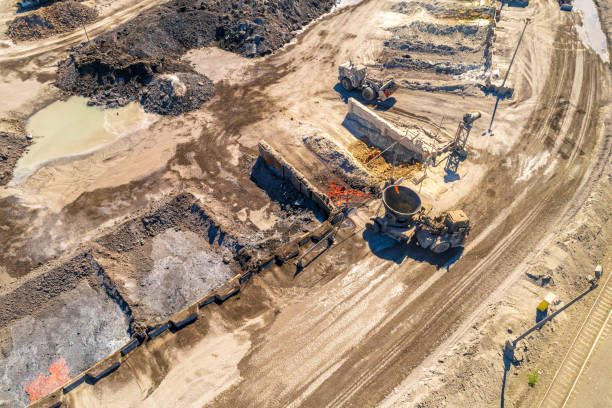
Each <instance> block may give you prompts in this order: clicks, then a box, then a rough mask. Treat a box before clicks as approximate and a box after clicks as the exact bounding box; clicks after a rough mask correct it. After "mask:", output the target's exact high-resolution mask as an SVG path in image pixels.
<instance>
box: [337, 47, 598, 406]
mask: <svg viewBox="0 0 612 408" xmlns="http://www.w3.org/2000/svg"><path fill="white" fill-rule="evenodd" d="M568 51H569V50H568V49H564V52H563V65H562V67H563V70H562V75H561V79H564V78H565V77H566V76H567V73H568V71H569V69H568V68H567V63H566V62H567V61H568V59H569V57H570V55H572V54H573V55H575V51H576V50H571V51H573V52H571V53H570V52H568ZM587 77H588V86H584V79H583V86H582V89H583V90H586V91H587V92H586V93H587V99H588V101H587V112H588V113H587V115H585V117H584V118H583V119H582V121H581V126H580V133H579V136H578V141H579V142H578V143H576V146H575V149H574V153H576V152H578V151H579V150H580V147H581V145H582V142H583V141H584V139H585V135H586V133H587V131H588V129H589V126H584V124H585V123H589V122H588V121H590V118H591V115H592V110H593V103H594V101H595V99H596V98H595V96H596V95H595V92H594V91H592V90H593V89H596V87H595V86H594V85H596V78H595V76H594V75H593V74H592V72H591V68H589V75H588V76H587ZM562 85H565V84H564V83H563V80H560V81H559V82H558V85H557V86H556V88H555V91H554V92H553V95H554V101H553V102H552V103H550V104H547V105H548V106H549V107H550V108H549V109H548V112H547V114H546V120H545V121H543V122H542V123H543V125H542V126H541V128H540V129H539V132H538V137H536V138H534V139H535V140H540V141H541V140H543V139H544V135H546V134H547V133H548V132H549V130H550V128H551V124H552V122H554V121H553V120H552V119H553V113H554V111H555V108H556V107H557V104H558V101H559V98H560V97H561V93H562V90H563V89H567V87H564V86H562ZM570 89H571V88H570ZM581 99H582V98H581ZM574 120H576V118H574ZM601 155H602V154H600V155H599V157H601ZM576 156H577V154H573V158H572V160H570V161H569V162H568V166H571V165H572V164H573V162H574V159H575V157H576ZM598 163H599V164H601V161H599V160H598V161H596V162H594V163H593V165H592V166H591V167H592V168H593V167H597V166H596V165H597V164H598ZM603 164H605V161H604V162H603ZM601 167H602V169H603V168H605V166H601ZM588 173H589V172H588V171H587V173H585V175H584V177H583V182H582V183H581V185H580V187H579V188H578V189H576V193H575V194H574V197H573V199H572V200H571V201H570V202H575V201H576V200H578V201H579V200H580V198H581V196H583V194H580V193H581V192H583V187H584V186H585V184H586V183H585V182H586V181H587V179H591V178H590V177H589V176H588ZM536 183H537V181H536V182H534V184H536ZM556 192H557V190H556V189H555V188H550V189H549V190H548V191H547V193H546V194H544V195H543V196H542V199H541V200H540V201H539V202H538V203H537V204H536V206H535V207H534V208H532V209H531V210H530V211H529V213H528V214H527V215H526V216H525V217H523V219H522V220H521V221H520V222H519V224H518V225H516V226H515V227H514V228H513V230H512V231H511V232H510V234H508V235H506V236H505V238H504V239H503V240H502V241H501V242H500V243H498V244H497V245H496V246H495V248H494V249H493V250H492V251H491V252H490V253H489V254H488V255H487V256H486V257H485V258H484V259H483V260H481V261H480V262H479V263H478V264H477V265H476V266H475V267H474V268H473V269H472V270H471V271H470V273H469V274H466V275H464V277H462V278H461V279H460V281H459V282H458V284H457V285H456V286H455V287H454V288H455V289H454V290H453V292H451V295H450V296H449V297H447V300H446V302H445V303H444V304H443V305H442V306H441V307H439V308H438V312H437V313H435V314H434V315H433V316H432V317H431V318H429V319H428V320H427V321H425V322H423V323H422V324H421V326H422V327H425V328H427V327H430V326H431V324H432V322H434V321H435V320H437V319H439V318H440V317H442V314H443V313H446V310H448V307H449V306H450V305H451V304H452V303H453V302H455V301H457V300H458V299H460V297H461V296H462V295H463V294H464V293H465V292H466V290H468V289H469V288H470V287H471V286H472V284H473V282H474V281H475V280H476V279H477V278H478V277H479V276H481V275H482V273H483V272H484V271H486V269H487V268H489V267H490V266H492V265H493V264H494V263H495V262H496V261H497V260H498V259H499V258H500V256H501V255H503V253H504V252H505V251H506V250H507V249H508V248H509V247H510V246H511V244H512V243H514V242H515V241H516V240H517V238H518V237H520V236H521V235H522V234H523V233H524V232H525V231H526V229H527V227H529V226H531V224H532V223H533V222H534V220H536V217H538V216H539V215H540V214H541V213H542V211H543V210H545V208H544V207H545V205H546V204H548V203H549V201H550V200H551V198H553V195H554V194H555V193H556ZM578 207H579V205H578ZM571 208H572V206H570V205H568V206H566V207H565V209H564V211H563V213H562V214H560V217H562V218H565V216H566V215H567V212H568V211H569V210H570V209H571ZM509 216H510V215H509ZM509 216H508V217H509ZM397 314H399V312H396V313H395V314H394V316H395V315H397ZM394 316H391V317H390V318H389V319H388V320H390V319H392V318H393V317H394ZM379 331H380V330H379ZM413 332H414V333H416V334H414V335H412V336H410V337H408V338H400V340H399V341H397V342H395V343H394V344H393V345H392V346H391V348H390V349H389V350H388V351H387V352H386V353H385V354H384V355H383V356H382V358H379V359H377V362H378V364H377V366H376V367H375V368H374V369H371V370H367V371H365V372H364V373H363V374H362V375H361V376H359V377H358V379H357V381H355V382H353V384H352V385H351V386H350V387H348V388H347V389H345V390H344V391H343V392H342V393H340V394H338V395H337V396H336V398H334V400H332V401H331V402H330V403H329V404H327V407H332V406H333V407H336V406H343V405H345V404H346V403H347V402H348V401H349V400H350V399H351V398H352V397H353V396H354V395H355V394H356V393H357V392H358V391H359V390H360V389H361V388H362V387H364V386H365V385H367V384H368V383H369V382H371V381H372V379H374V378H375V377H377V376H378V375H380V373H381V371H383V370H384V369H386V368H387V366H388V365H389V364H390V363H391V362H392V360H394V359H395V358H396V357H397V356H398V355H399V354H400V353H401V352H402V351H403V350H405V349H406V348H407V347H408V346H409V345H410V344H411V343H412V342H413V341H414V339H415V338H416V337H417V336H418V333H419V332H421V330H418V329H414V330H413Z"/></svg>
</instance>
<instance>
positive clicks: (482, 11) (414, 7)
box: [391, 1, 495, 20]
mask: <svg viewBox="0 0 612 408" xmlns="http://www.w3.org/2000/svg"><path fill="white" fill-rule="evenodd" d="M391 10H393V11H395V12H396V13H401V14H407V15H412V14H415V13H416V12H418V11H421V10H424V11H426V12H427V13H429V14H430V15H432V16H434V17H437V18H452V19H462V20H475V19H487V18H491V17H492V16H493V15H494V14H495V7H493V6H492V5H489V6H487V5H483V6H470V5H468V4H465V3H463V4H462V3H455V4H453V3H442V4H440V3H424V2H421V1H402V2H400V3H397V4H395V5H393V7H391Z"/></svg>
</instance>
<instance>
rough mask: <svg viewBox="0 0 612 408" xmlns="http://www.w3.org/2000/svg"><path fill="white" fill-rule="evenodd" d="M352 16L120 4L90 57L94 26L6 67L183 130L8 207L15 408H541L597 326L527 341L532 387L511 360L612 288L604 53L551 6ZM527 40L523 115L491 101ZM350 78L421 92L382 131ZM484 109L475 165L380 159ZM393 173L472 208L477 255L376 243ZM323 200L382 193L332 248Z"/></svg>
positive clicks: (393, 102)
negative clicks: (590, 291)
mask: <svg viewBox="0 0 612 408" xmlns="http://www.w3.org/2000/svg"><path fill="white" fill-rule="evenodd" d="M346 3H348V4H352V5H349V6H348V7H345V8H339V9H335V11H334V12H332V13H329V14H325V11H327V10H329V7H330V6H331V2H322V1H316V0H311V1H306V0H304V1H300V2H294V3H289V2H256V3H254V4H255V5H257V6H258V7H253V8H248V9H245V6H244V2H240V5H238V2H205V3H201V4H202V5H201V4H200V3H197V4H196V3H193V4H191V3H184V2H183V3H181V2H178V1H171V2H168V3H165V4H162V5H160V4H157V3H156V2H149V3H147V4H146V5H143V4H141V3H135V2H131V3H117V4H115V5H114V7H117V8H118V9H120V10H119V11H118V12H117V16H116V20H113V19H112V18H109V19H108V20H107V19H106V18H104V19H101V20H99V21H97V22H95V23H92V24H91V25H90V26H89V27H88V28H91V31H89V30H88V32H90V33H92V38H94V37H95V39H94V40H93V41H92V42H91V44H87V43H83V42H84V41H85V38H84V36H83V35H82V34H81V33H80V32H78V30H77V31H74V32H73V33H69V34H62V35H58V36H56V37H51V38H47V39H45V40H41V41H38V42H34V43H33V45H35V46H29V45H27V44H23V43H22V44H8V43H7V46H6V47H5V48H6V49H5V50H4V49H3V48H0V64H3V65H2V68H3V69H5V70H6V71H7V72H9V71H10V72H13V71H15V73H13V74H11V75H13V76H11V77H6V78H3V79H2V80H3V81H8V82H7V83H9V82H10V85H11V86H13V88H11V89H15V88H19V87H21V88H23V89H24V91H26V90H29V89H30V88H31V87H33V85H32V84H31V82H28V81H36V78H37V75H38V73H37V71H39V70H46V71H45V72H51V75H55V74H54V73H53V72H54V70H55V68H54V67H55V66H56V65H55V64H57V63H58V62H60V65H61V67H60V70H59V73H58V77H57V78H56V79H57V80H58V83H59V84H60V86H63V85H65V87H64V88H65V89H66V90H67V92H68V93H73V94H79V95H81V94H82V95H85V96H88V97H90V98H93V99H94V101H93V103H97V104H101V105H121V104H124V103H126V102H127V101H132V100H134V101H136V100H137V101H140V102H143V101H144V103H145V107H147V106H148V108H147V109H148V110H150V111H156V112H159V113H162V114H163V115H160V117H159V118H158V119H157V120H156V121H155V122H152V123H148V124H146V125H145V126H143V127H141V128H139V129H137V130H135V131H133V132H130V133H129V134H126V135H123V136H121V137H119V138H117V139H116V140H114V141H113V142H112V143H107V144H100V145H98V146H96V147H95V148H94V149H92V150H91V151H88V152H85V153H83V154H79V155H76V156H65V157H61V158H60V159H59V160H54V161H52V162H48V163H44V164H43V165H41V166H40V168H38V169H36V170H35V171H34V172H33V173H32V174H30V175H28V176H27V177H24V178H23V180H19V182H18V183H13V184H10V185H8V186H2V187H0V250H1V251H0V283H1V285H2V286H1V287H0V305H4V307H3V308H2V310H5V312H4V313H3V314H2V315H0V317H1V319H2V320H1V322H2V324H1V325H0V346H1V353H0V360H1V361H0V363H2V364H0V367H3V369H4V371H0V384H1V387H0V405H3V404H4V405H7V406H9V407H11V408H12V407H19V406H23V405H24V404H26V403H27V402H28V400H29V398H32V397H33V396H34V395H36V396H38V394H37V393H34V392H30V391H27V390H32V389H33V387H34V386H33V385H32V384H37V381H38V379H39V378H41V376H43V377H45V376H47V375H48V374H47V373H48V372H49V370H50V369H51V368H53V370H56V368H57V367H58V366H62V367H63V364H64V363H65V364H66V366H67V367H68V371H69V373H68V376H69V377H70V378H71V380H69V381H74V382H69V385H65V386H62V387H61V388H57V389H56V391H55V392H53V393H52V395H50V396H48V399H44V397H43V399H41V401H40V405H39V406H44V407H46V406H48V405H52V402H53V403H55V402H58V401H61V402H62V404H63V405H67V406H76V407H80V406H86V407H90V406H93V407H96V406H99V407H112V406H126V405H130V406H152V405H159V404H160V401H163V404H166V405H169V406H181V407H194V408H195V407H197V408H199V407H202V406H207V405H208V406H215V407H226V406H227V407H235V406H253V407H274V408H276V407H286V406H292V407H317V408H318V407H349V406H358V407H396V406H404V405H406V406H419V404H421V405H422V406H425V407H429V406H432V407H434V406H435V407H437V406H464V405H466V406H474V407H489V406H492V405H500V401H501V405H504V404H505V406H511V405H514V406H520V407H531V406H534V404H535V405H537V402H538V400H540V399H541V397H542V396H543V394H544V393H545V392H546V390H545V389H544V388H543V386H548V385H549V384H550V383H551V382H552V378H553V376H554V370H556V368H557V367H559V364H561V359H562V358H563V356H562V354H564V353H565V352H567V351H568V350H570V343H571V339H572V338H573V336H574V334H575V331H576V330H577V329H578V326H579V324H578V322H580V321H581V319H584V318H585V317H586V316H587V312H588V310H589V305H590V304H587V303H586V300H587V299H586V298H585V302H584V304H582V305H578V306H577V307H576V308H574V309H572V311H571V313H572V314H571V315H568V316H567V317H566V318H563V320H562V319H558V320H556V321H555V322H554V325H551V326H546V328H545V329H544V330H542V331H540V332H538V333H534V334H533V335H532V336H531V337H530V338H528V339H527V342H526V343H525V346H526V347H527V349H525V348H523V347H521V350H520V352H519V353H517V356H518V357H519V359H521V358H522V360H521V361H522V362H521V363H520V364H518V363H512V364H510V366H508V367H507V366H506V364H505V361H504V360H503V358H502V357H501V350H502V347H503V344H504V342H505V340H506V339H507V338H508V337H510V336H511V335H512V336H514V335H516V334H517V333H520V332H522V331H523V330H524V329H526V328H528V327H529V326H530V325H531V324H532V323H533V322H534V321H535V319H536V314H535V306H537V305H538V304H539V302H541V300H542V298H543V297H544V296H545V295H546V294H547V292H549V291H550V292H554V293H555V295H557V296H558V299H560V302H561V303H555V304H554V305H553V309H554V308H557V307H559V306H560V305H561V304H564V303H566V302H568V301H569V300H570V299H571V298H572V297H573V296H575V295H576V294H577V293H579V292H580V291H582V290H584V289H585V288H586V287H588V285H589V283H588V278H587V277H586V276H587V274H588V273H592V270H593V267H594V265H593V264H594V263H596V262H600V263H602V264H603V265H604V270H606V271H609V269H610V267H611V266H612V264H611V263H610V262H611V261H610V254H609V250H608V246H607V245H606V244H607V242H608V241H609V236H610V231H609V228H608V227H607V225H608V224H609V218H610V215H609V214H610V211H609V206H608V205H607V202H609V196H610V183H609V181H610V172H609V169H610V161H609V157H610V152H611V150H610V149H612V144H611V142H610V141H611V140H612V139H610V135H609V126H610V125H609V119H608V118H609V116H608V115H609V110H610V107H609V102H610V101H609V97H608V95H609V94H610V92H609V90H610V74H609V65H608V64H607V63H606V62H605V61H606V60H605V55H601V54H598V53H597V52H596V51H595V50H594V49H593V48H591V45H589V43H588V42H586V41H585V40H584V38H582V37H580V35H579V32H578V30H577V27H576V24H577V21H578V20H575V19H574V18H573V15H572V14H567V13H560V11H559V8H558V4H557V3H556V2H552V3H551V2H548V1H541V0H533V1H531V2H530V4H529V5H528V6H526V7H508V6H507V5H504V7H503V8H502V12H501V15H498V17H499V18H497V19H496V18H495V15H496V11H495V10H499V9H500V8H501V4H500V3H499V2H489V1H485V2H481V3H473V2H463V1H461V2H460V1H449V2H444V3H435V4H434V3H426V2H404V1H397V0H369V1H364V2H361V3H359V4H356V3H354V2H351V1H349V2H346ZM234 4H235V5H236V8H235V9H230V8H229V7H231V5H234ZM145 7H148V11H147V10H145V11H144V12H143V13H142V14H140V17H138V18H135V17H136V16H137V15H138V14H139V13H140V12H141V10H142V9H143V8H145ZM183 7H184V8H183ZM324 14H325V15H324ZM321 15H323V17H322V18H320V19H318V20H317V21H316V22H314V23H313V24H311V25H310V26H309V27H307V28H306V29H305V30H303V31H302V32H300V33H299V34H298V35H295V33H294V32H293V31H291V32H290V31H287V30H289V29H294V28H301V27H303V23H304V22H306V21H310V19H314V18H316V17H319V16H321ZM526 17H530V18H533V22H532V23H531V24H530V25H528V26H525V25H524V21H525V18H526ZM134 18H135V19H134ZM258 18H260V19H261V21H262V22H264V23H265V24H260V23H258V21H257V19H258ZM126 21H127V22H126ZM145 23H146V24H145ZM200 23H201V24H200ZM209 23H211V24H209ZM524 27H526V31H525V38H524V41H523V42H522V44H521V46H520V47H519V48H518V52H517V55H516V60H515V62H514V65H513V68H512V70H511V71H510V74H509V77H508V83H507V85H508V86H510V87H512V88H513V90H514V92H513V93H512V95H511V96H510V97H507V98H505V99H503V98H498V95H496V94H495V93H494V92H483V90H484V86H483V84H484V83H485V82H486V80H487V79H491V80H495V78H497V79H499V78H501V77H503V75H505V73H506V72H507V71H508V69H509V68H508V67H509V63H510V60H511V58H512V55H513V53H514V50H515V49H516V45H517V39H518V37H519V36H520V34H521V31H522V30H523V28H524ZM213 28H214V29H213ZM493 28H494V29H495V35H490V34H491V30H492V29H493ZM294 35H295V37H294ZM292 38H295V41H293V42H292V43H291V44H288V45H287V46H285V47H282V48H281V47H280V46H281V45H282V44H285V43H286V41H287V40H289V39H292ZM211 45H212V46H213V47H210V46H211ZM215 46H216V47H220V48H222V50H221V49H218V48H215ZM70 47H76V48H70ZM96 47H99V49H97V48H96ZM491 47H493V48H491ZM491 49H494V52H493V53H492V54H491V53H489V51H490V50H491ZM100 50H102V51H103V54H101V53H100ZM188 50H189V53H188V56H186V57H185V58H183V59H179V57H182V56H185V55H186V54H187V51H188ZM228 50H229V51H232V52H234V54H232V55H229V56H228V53H227V51H228ZM273 50H274V52H272V51H273ZM489 57H490V58H489ZM349 59H352V60H353V61H354V62H356V63H360V64H364V65H365V66H366V67H367V69H368V72H370V73H371V74H372V75H375V76H377V77H388V76H393V77H394V78H395V79H396V81H398V83H400V84H401V85H402V86H401V87H400V89H399V90H398V91H397V92H396V93H395V94H393V95H392V97H391V98H389V99H388V100H387V101H385V103H381V104H365V105H363V107H362V108H360V109H362V110H363V112H366V113H367V114H368V115H370V114H373V115H376V118H377V119H374V120H372V121H370V122H364V123H362V128H356V127H355V126H354V123H352V122H353V121H354V117H353V116H351V114H350V112H349V109H351V107H353V106H354V104H353V102H350V98H353V99H354V100H358V101H361V102H364V101H362V100H361V97H360V93H359V92H357V91H355V92H346V91H344V89H343V88H342V86H341V85H340V84H339V83H338V77H337V75H338V71H337V66H338V65H339V64H341V63H344V62H346V61H347V60H349ZM61 61H63V62H61ZM220 64H222V65H223V67H222V68H223V69H221V68H220V67H219V65H220ZM49 67H51V68H49ZM194 72H197V73H198V74H194ZM209 74H210V75H209ZM206 78H210V79H211V81H210V82H209V81H208V80H206ZM213 81H214V83H212V82H213ZM187 82H189V83H190V84H191V85H190V86H192V87H194V89H197V92H193V90H192V89H190V87H187V86H185V83H187ZM200 82H201V84H200ZM62 84H63V85H62ZM212 86H214V94H213V90H212ZM198 87H200V88H198ZM35 89H37V90H38V91H37V92H39V93H38V94H36V93H35V92H34V93H33V95H34V96H31V97H30V99H29V100H35V99H37V98H40V95H41V94H42V95H48V92H49V91H47V90H44V89H43V90H41V88H35ZM143 95H146V96H145V97H144V98H143ZM208 98H210V99H209V102H207V103H202V102H204V100H206V99H208ZM85 103H86V102H85V101H83V107H84V108H86V106H84V105H85ZM31 106H32V105H25V104H23V105H18V106H17V105H15V107H14V108H12V109H15V110H19V111H20V112H21V114H22V115H23V116H24V117H27V116H29V115H31V114H32V113H33V112H34V109H33V108H32V107H31ZM183 106H185V107H186V108H185V109H183ZM472 110H478V111H480V112H481V114H482V117H481V119H479V120H478V121H477V122H475V123H474V125H473V127H472V128H471V133H470V136H469V139H468V141H467V147H466V148H467V156H464V157H459V158H457V157H456V156H453V155H452V154H451V153H452V152H450V151H448V150H446V151H444V152H442V153H441V154H440V155H439V156H437V157H436V158H435V160H434V161H424V162H418V161H419V160H418V159H417V157H422V155H421V156H419V155H420V153H419V155H417V154H415V155H413V156H412V157H410V159H406V160H405V157H400V158H399V160H396V159H397V155H395V154H390V153H392V152H387V153H386V154H385V155H383V156H382V157H381V158H378V159H376V160H373V158H374V157H376V156H377V155H378V154H380V153H382V150H383V149H384V147H381V146H377V145H375V144H374V143H375V142H376V140H375V139H376V138H375V137H374V136H380V133H381V131H380V128H379V127H378V126H382V125H381V123H383V122H384V123H386V124H387V125H388V126H387V125H385V127H384V129H385V130H384V132H387V131H389V132H390V129H391V125H393V126H394V127H395V129H396V130H395V131H394V132H396V133H398V134H405V135H408V130H411V131H414V132H416V133H417V136H418V137H419V138H423V140H424V139H427V140H429V141H434V142H436V143H438V142H439V143H441V144H443V143H448V141H449V140H452V138H453V136H454V135H455V132H456V130H457V129H458V126H459V123H460V122H461V121H462V118H463V117H464V115H465V113H466V112H468V111H472ZM68 116H69V115H66V117H65V118H63V119H64V120H65V121H66V124H67V126H70V124H71V121H70V119H71V118H69V117H68ZM384 132H383V133H384ZM368 135H370V136H372V137H371V138H369V137H368ZM438 139H439V140H438ZM410 140H411V141H415V143H416V142H421V141H422V140H421V139H419V140H417V139H414V138H411V139H410ZM36 142H37V140H36V138H35V139H34V143H36ZM263 143H265V146H268V147H269V151H272V149H273V150H274V151H275V155H276V157H279V158H280V159H278V160H276V161H275V160H270V159H269V157H267V156H266V154H263V153H262V149H261V146H264V144H263ZM432 143H433V142H432ZM415 146H416V145H415ZM421 146H423V145H421ZM421 160H422V159H421ZM415 161H416V163H415ZM391 175H393V176H394V177H402V178H403V185H404V186H409V187H410V188H412V189H413V190H414V191H418V193H419V195H420V197H421V199H422V201H423V203H424V204H429V205H432V206H433V207H434V208H435V210H436V211H443V210H449V209H461V210H463V211H464V212H465V213H466V214H467V215H468V217H469V218H470V225H471V230H470V235H469V237H468V241H467V243H466V245H465V247H464V248H456V249H453V250H449V251H448V252H445V253H443V254H441V255H435V254H433V253H432V252H431V251H428V250H425V249H423V248H422V247H420V246H418V245H417V244H415V243H410V244H398V243H396V242H395V241H394V240H391V239H389V238H388V237H384V236H381V235H379V234H374V233H372V232H371V231H366V229H365V224H366V222H369V221H370V217H373V216H374V215H375V214H378V213H380V212H381V211H383V210H382V206H381V203H380V200H379V199H378V196H377V194H376V193H377V187H378V185H377V184H379V183H380V182H382V181H386V180H388V178H389V177H390V176H391ZM313 189H316V190H317V191H318V192H323V194H322V195H323V196H324V198H325V199H326V200H327V201H334V202H336V203H339V204H340V205H342V203H343V202H342V200H338V197H341V198H347V195H342V194H344V193H346V191H348V190H349V189H354V191H353V192H352V194H354V196H355V197H359V200H357V199H355V200H354V201H351V202H350V203H351V205H353V206H354V207H355V208H354V211H353V212H351V213H350V216H349V219H348V220H347V221H346V223H341V224H339V225H338V226H337V231H335V232H336V235H333V237H332V238H330V239H321V238H322V237H323V235H322V234H323V233H327V232H328V231H329V229H330V228H331V227H332V224H331V222H325V217H326V215H327V214H328V213H329V212H330V211H329V209H327V211H325V208H323V207H321V205H320V204H321V201H325V200H318V196H316V195H313V194H312V191H313ZM368 193H369V195H368ZM325 195H327V197H325ZM313 197H314V198H313ZM319 198H320V197H319ZM317 200H318V201H317ZM327 201H326V202H327ZM344 202H345V203H346V202H349V201H348V200H345V201H344ZM334 225H336V224H334ZM312 231H318V233H313V235H307V233H308V232H312ZM320 231H323V232H320ZM317 243H321V244H324V245H321V246H319V247H314V245H317ZM311 246H312V247H313V248H315V249H316V248H318V249H319V250H318V251H315V252H313V253H312V254H311V257H310V258H306V261H305V262H304V263H303V264H300V263H298V260H297V259H298V256H301V255H303V254H304V252H305V251H306V250H307V249H309V248H311ZM273 251H278V253H276V254H275V255H274V257H272V252H273ZM296 254H297V255H296ZM606 273H607V272H606ZM601 288H602V289H603V286H602V287H601ZM238 289H239V290H238ZM230 290H231V292H230ZM228 293H231V294H232V296H230V297H227V298H226V297H225V295H226V294H228ZM596 293H600V292H596ZM213 294H214V295H213ZM222 299H223V300H222ZM589 299H591V298H589ZM588 301H589V302H590V301H591V300H588ZM194 302H195V303H194ZM176 323H184V325H181V324H176ZM126 345H129V347H131V348H129V351H126V349H125V348H124V346H126ZM109 353H112V354H110V355H109ZM24 356H25V357H24ZM107 356H108V357H107ZM105 357H107V358H106V359H105ZM60 363H61V364H60ZM94 364H98V365H95V366H93V367H92V368H91V369H90V371H87V374H86V375H84V376H79V373H81V372H82V371H83V370H85V369H87V368H88V367H91V366H92V365H94ZM5 367H6V368H5ZM537 370H539V371H541V373H540V375H541V380H540V381H541V382H540V384H538V385H537V386H536V387H530V386H529V385H528V384H527V378H528V376H529V375H530V374H531V373H532V372H533V371H537ZM12 373H17V374H16V375H11V374H12ZM101 373H102V374H104V375H102V374H101ZM49 375H50V376H51V377H52V376H53V373H50V374H49ZM98 377H100V378H98ZM62 378H63V380H62V381H66V379H65V377H62ZM43 380H44V378H43ZM81 380H82V381H81ZM79 381H80V382H79ZM50 383H52V384H55V383H54V382H50ZM49 391H52V390H49ZM45 404H46V405H45Z"/></svg>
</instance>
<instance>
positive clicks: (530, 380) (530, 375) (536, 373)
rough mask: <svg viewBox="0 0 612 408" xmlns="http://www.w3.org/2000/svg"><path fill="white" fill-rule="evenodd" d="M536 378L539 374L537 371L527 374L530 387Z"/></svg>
mask: <svg viewBox="0 0 612 408" xmlns="http://www.w3.org/2000/svg"><path fill="white" fill-rule="evenodd" d="M538 378H540V374H538V372H537V371H534V372H533V373H531V374H529V381H528V383H529V385H530V386H531V387H535V385H536V383H537V382H538Z"/></svg>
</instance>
